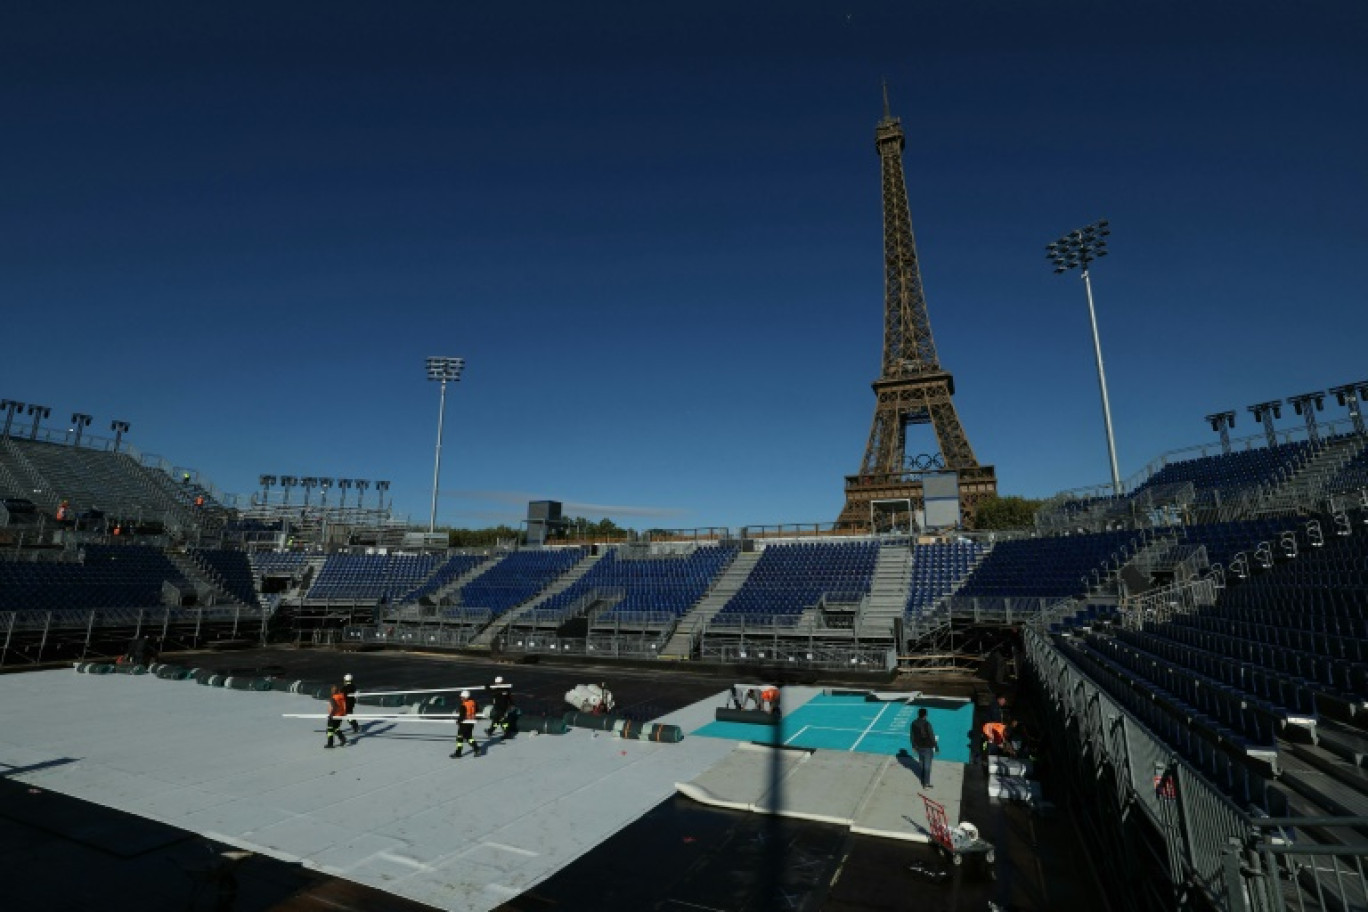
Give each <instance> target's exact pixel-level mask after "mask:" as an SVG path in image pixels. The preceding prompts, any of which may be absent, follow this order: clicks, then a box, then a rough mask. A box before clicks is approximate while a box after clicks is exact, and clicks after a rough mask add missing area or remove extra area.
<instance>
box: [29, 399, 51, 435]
mask: <svg viewBox="0 0 1368 912" xmlns="http://www.w3.org/2000/svg"><path fill="white" fill-rule="evenodd" d="M27 412H28V414H30V415H32V416H33V428H32V429H31V430H30V431H29V440H37V439H38V423H39V422H40V421H42V420H43V419H44V418H51V417H52V409H51V408H49V407H48V406H46V405H33V404H32V403H30V404H29V407H28V409H27Z"/></svg>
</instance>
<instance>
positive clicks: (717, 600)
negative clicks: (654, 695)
mask: <svg viewBox="0 0 1368 912" xmlns="http://www.w3.org/2000/svg"><path fill="white" fill-rule="evenodd" d="M759 560H760V552H759V551H742V552H741V553H739V554H737V555H736V559H735V560H733V561H732V564H731V566H730V567H728V568H727V569H726V571H725V572H724V573H723V574H722V575H721V576H719V577H718V578H717V582H716V583H715V584H714V585H713V588H712V591H711V592H709V593H708V594H707V595H706V596H704V597H703V599H702V600H700V601H699V603H698V604H697V605H695V606H694V608H693V610H692V611H690V612H689V613H688V614H686V615H684V617H682V618H680V619H679V625H678V626H677V627H675V631H674V634H673V635H672V636H671V637H670V639H669V641H668V642H666V644H665V648H664V649H662V650H661V651H660V657H661V658H662V659H673V660H680V659H687V658H689V657H690V654H691V652H692V649H693V643H694V638H695V637H696V636H697V634H698V633H699V631H701V630H702V629H703V628H704V627H706V626H707V625H708V622H709V621H711V620H712V619H713V615H715V614H717V612H719V611H721V610H722V606H723V605H725V604H727V602H729V601H731V597H732V596H733V595H735V594H736V592H737V590H738V589H740V588H741V586H742V584H743V583H745V582H746V578H747V577H749V576H750V573H751V570H753V569H755V564H756V562H757V561H759Z"/></svg>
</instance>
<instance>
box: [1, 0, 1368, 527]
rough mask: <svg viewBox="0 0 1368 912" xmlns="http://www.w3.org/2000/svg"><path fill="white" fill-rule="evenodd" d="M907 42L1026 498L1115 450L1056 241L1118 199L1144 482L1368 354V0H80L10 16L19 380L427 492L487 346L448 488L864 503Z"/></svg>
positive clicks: (974, 416)
mask: <svg viewBox="0 0 1368 912" xmlns="http://www.w3.org/2000/svg"><path fill="white" fill-rule="evenodd" d="M884 77H886V78H887V80H888V84H889V92H890V95H891V99H892V105H893V109H894V113H895V114H897V115H899V116H900V117H901V118H902V121H903V125H904V127H905V129H906V131H907V135H908V147H907V151H906V155H905V159H904V161H905V167H906V173H907V184H908V191H909V196H910V199H911V206H912V218H913V226H914V228H915V230H916V233H917V241H918V250H919V253H920V256H921V261H922V270H923V276H924V279H925V283H926V292H927V299H928V301H929V304H930V311H931V321H932V325H933V328H934V331H935V337H936V342H937V346H938V348H939V353H940V357H941V362H942V364H943V365H944V366H945V367H946V368H947V369H949V370H950V371H952V372H953V373H954V375H955V378H956V385H957V395H956V403H957V405H958V408H959V412H960V416H961V418H962V420H963V422H964V425H965V428H966V430H967V431H968V434H969V438H970V441H971V442H972V444H973V446H974V448H975V450H976V451H977V454H978V456H979V458H980V460H981V461H982V462H985V463H990V464H993V465H996V466H997V471H998V477H999V479H1000V488H1001V490H1002V491H1003V492H1004V493H1013V494H1024V495H1029V496H1044V495H1048V494H1051V493H1053V492H1055V491H1058V490H1060V489H1062V488H1067V487H1073V486H1079V485H1084V484H1091V483H1098V482H1103V481H1105V480H1106V479H1107V477H1108V470H1107V464H1106V448H1105V445H1104V439H1103V434H1102V428H1101V417H1100V406H1099V402H1098V393H1097V384H1096V375H1095V370H1094V365H1093V360H1092V351H1091V340H1090V335H1089V329H1088V322H1087V310H1086V306H1085V299H1084V296H1083V289H1082V287H1081V283H1080V282H1079V280H1078V278H1077V276H1076V275H1070V276H1064V277H1058V276H1055V275H1053V274H1052V272H1051V270H1050V267H1049V264H1048V263H1047V262H1046V260H1045V256H1044V251H1043V247H1044V244H1045V243H1046V242H1047V241H1050V240H1052V239H1053V238H1055V237H1056V236H1058V235H1060V234H1062V233H1064V232H1066V231H1068V230H1070V229H1072V228H1075V227H1078V226H1081V225H1083V224H1085V223H1087V222H1090V221H1092V220H1094V219H1096V218H1099V217H1106V218H1109V219H1110V220H1111V223H1112V227H1113V236H1112V249H1113V253H1112V255H1111V256H1110V257H1108V258H1107V259H1106V260H1104V261H1102V262H1101V263H1100V264H1099V265H1098V267H1097V268H1096V269H1095V270H1094V280H1095V282H1094V284H1095V290H1096V294H1097V304H1098V313H1099V321H1100V325H1101V332H1102V344H1103V351H1104V354H1105V356H1106V361H1107V372H1108V380H1109V384H1110V390H1111V396H1112V404H1113V410H1114V414H1115V421H1116V433H1117V438H1118V443H1119V451H1120V461H1121V472H1122V475H1123V476H1124V475H1130V474H1132V473H1134V472H1136V471H1137V470H1139V469H1140V468H1142V467H1143V466H1144V464H1145V463H1146V462H1147V461H1148V460H1150V459H1152V458H1153V457H1155V456H1157V455H1158V454H1160V453H1161V452H1163V451H1165V450H1167V449H1171V448H1174V447H1178V446H1184V445H1187V444H1191V443H1198V442H1202V441H1205V440H1209V439H1211V440H1214V435H1213V434H1212V432H1211V431H1210V429H1209V428H1207V426H1206V425H1205V423H1204V422H1203V421H1202V416H1203V415H1205V414H1206V413H1208V412H1211V411H1215V410H1220V409H1225V408H1236V409H1239V410H1240V412H1241V416H1240V425H1239V426H1238V427H1237V432H1239V433H1249V432H1251V431H1252V430H1253V428H1252V426H1251V422H1250V419H1249V416H1248V415H1247V414H1245V413H1244V411H1243V407H1244V406H1245V405H1247V404H1249V403H1253V402H1256V401H1259V400H1263V399H1270V398H1276V397H1282V396H1286V395H1290V394H1295V393H1301V392H1304V391H1307V390H1314V389H1323V388H1325V387H1326V386H1330V385H1335V384H1339V383H1344V382H1350V381H1354V380H1360V379H1368V363H1366V362H1368V359H1365V357H1364V342H1365V339H1368V332H1366V331H1365V327H1364V312H1365V308H1364V288H1365V286H1368V166H1366V165H1365V161H1368V158H1366V157H1365V153H1366V152H1368V121H1366V119H1365V116H1364V113H1365V110H1368V4H1364V3H1361V2H1357V0H1344V2H1337V3H1331V2H1314V0H1313V2H1297V3H1288V2H1285V0H1282V2H1268V0H1243V2H1240V3H1229V2H1213V0H1208V2H1183V3H1174V2H1159V0H1154V2H1146V3H1141V4H1135V3H1127V4H1123V3H1120V2H1106V0H1088V2H1055V3H1049V4H1034V3H1030V4H1028V3H1022V2H1019V0H1011V2H991V3H990V2H966V0H915V2H913V0H907V2H897V3H893V2H883V3H872V2H863V3H846V4H838V3H833V2H820V3H819V2H753V3H720V2H717V3H700V2H696V0H695V2H689V3H565V2H555V3H551V2H545V3H498V4H474V3H467V2H458V0H405V2H402V3H380V2H356V0H332V2H311V0H297V2H290V3H279V2H271V3H266V2H257V0H248V2H238V3H231V4H229V3H216V4H208V3H185V2H183V0H177V2H150V0H143V2H139V3H134V4H122V3H109V2H105V0H101V2H87V0H78V2H65V3H58V2H51V3H25V4H17V3H12V4H9V5H8V6H7V7H6V9H5V11H4V12H3V13H2V14H0V117H2V118H3V123H4V138H3V141H2V142H0V295H3V302H4V303H3V310H2V311H0V312H3V315H4V316H3V330H0V331H2V332H3V338H4V340H5V343H4V353H3V357H2V358H0V396H4V397H8V398H16V399H20V400H24V401H32V402H40V403H43V404H48V405H51V406H52V407H53V409H54V421H56V422H57V423H62V422H63V421H64V420H65V419H66V417H67V415H69V414H70V412H72V411H83V412H89V413H91V414H93V415H94V416H95V419H96V422H97V424H96V426H95V427H96V429H99V430H101V431H103V430H104V429H105V428H107V427H108V425H109V421H110V419H113V418H121V419H127V420H128V421H130V422H131V423H132V425H133V431H132V433H131V435H130V438H129V439H130V440H131V441H132V442H134V443H135V444H136V445H137V446H139V447H141V448H142V449H143V450H145V451H148V452H153V453H158V454H161V455H163V456H165V457H166V458H168V459H170V460H171V461H173V462H175V463H178V464H183V465H188V466H193V467H195V468H197V469H199V470H200V471H201V472H203V473H204V474H205V475H207V476H208V477H209V478H210V479H212V480H213V481H214V482H215V483H216V484H217V485H218V486H219V487H220V488H222V489H225V490H228V491H237V492H248V491H251V490H252V489H254V488H255V487H256V478H257V476H258V475H259V474H261V473H263V472H265V473H271V474H296V475H309V474H314V475H327V476H345V477H361V478H368V479H377V478H386V479H390V480H391V481H392V482H393V489H392V493H393V495H394V497H395V503H396V507H397V508H398V509H399V510H401V511H403V512H407V513H410V514H411V515H412V517H413V518H414V519H415V520H416V521H420V522H425V521H426V518H427V512H428V499H429V496H430V489H431V487H430V486H431V479H432V457H433V444H434V441H435V436H436V419H437V401H438V393H437V386H436V385H435V384H432V383H428V382H427V381H426V380H425V379H424V375H423V359H424V358H425V357H426V356H428V355H459V356H464V357H465V358H466V359H467V371H466V376H465V379H464V380H463V381H462V382H461V383H460V384H458V385H457V386H455V387H453V388H452V389H451V392H450V395H449V396H448V407H447V435H446V440H445V446H444V448H443V473H442V497H441V505H440V509H439V522H440V523H442V524H453V525H458V526H483V525H488V524H492V523H494V522H498V521H513V522H516V520H517V519H518V518H519V517H520V516H521V515H523V512H524V509H525V502H526V501H527V500H528V499H532V498H537V499H540V498H552V499H558V500H562V501H565V502H566V504H567V509H568V510H569V511H570V512H571V513H573V514H577V515H585V516H591V517H598V516H603V515H608V516H611V517H612V518H613V519H615V520H616V521H618V522H620V523H623V524H625V525H634V526H638V527H645V526H667V527H690V526H699V525H727V526H739V525H743V524H759V523H776V522H829V521H831V520H833V519H835V517H836V514H837V513H838V512H839V510H840V508H841V504H842V479H843V476H844V475H845V474H847V473H851V472H854V471H855V470H856V469H857V468H858V466H859V462H860V457H861V455H862V453H863V448H864V444H865V438H866V436H867V434H868V431H869V425H870V420H871V418H872V415H873V407H874V397H873V393H872V392H871V391H870V389H869V382H870V381H871V380H873V379H874V378H875V376H876V374H877V372H878V369H879V363H880V351H881V344H882V340H881V332H882V307H883V288H882V281H883V279H882V239H881V238H882V236H881V221H880V196H879V174H878V159H877V157H876V155H875V152H874V145H873V137H874V125H875V122H876V121H877V119H878V117H879V114H880V107H881V102H880V95H879V83H880V79H881V78H884ZM1331 414H1334V415H1341V414H1342V410H1341V409H1338V408H1337V407H1335V406H1334V405H1333V404H1328V405H1327V417H1329V416H1330V415H1331ZM1295 420H1296V419H1295V418H1292V417H1291V416H1285V417H1284V419H1283V424H1284V425H1289V426H1290V424H1291V423H1292V422H1294V421H1295ZM919 443H920V441H919V440H918V439H915V438H914V440H913V443H912V445H911V446H910V448H909V449H911V450H913V451H916V450H917V449H918V448H919V447H918V444H919ZM923 448H924V447H923ZM372 498H373V495H372Z"/></svg>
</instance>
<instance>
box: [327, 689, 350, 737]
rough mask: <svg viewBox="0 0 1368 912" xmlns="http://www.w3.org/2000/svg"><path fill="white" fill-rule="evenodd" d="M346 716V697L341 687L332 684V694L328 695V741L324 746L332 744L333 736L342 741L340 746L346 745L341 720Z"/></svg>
mask: <svg viewBox="0 0 1368 912" xmlns="http://www.w3.org/2000/svg"><path fill="white" fill-rule="evenodd" d="M346 717H347V698H346V697H345V696H343V695H342V688H340V687H338V686H337V685H336V684H334V685H333V686H332V694H331V695H330V696H329V697H328V743H327V744H325V745H323V746H324V747H332V746H333V737H334V736H335V737H336V738H337V739H338V740H339V741H341V742H342V746H343V747H346V746H347V736H346V735H344V734H342V720H343V719H345V718H346Z"/></svg>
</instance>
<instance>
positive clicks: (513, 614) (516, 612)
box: [470, 552, 604, 649]
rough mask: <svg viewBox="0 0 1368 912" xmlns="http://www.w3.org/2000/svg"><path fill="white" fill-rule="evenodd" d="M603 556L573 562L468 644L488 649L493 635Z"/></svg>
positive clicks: (573, 580)
mask: <svg viewBox="0 0 1368 912" xmlns="http://www.w3.org/2000/svg"><path fill="white" fill-rule="evenodd" d="M603 557H604V553H602V552H601V553H599V554H594V555H590V556H589V557H586V558H585V559H584V560H582V561H580V562H579V563H577V564H575V565H574V566H573V567H571V568H570V571H569V572H568V573H566V574H565V575H564V576H562V577H561V578H560V579H558V580H556V581H555V582H554V583H552V584H551V585H550V586H547V587H546V589H545V590H544V591H543V592H542V593H541V594H540V595H538V596H537V597H536V598H534V599H532V600H531V601H529V602H527V603H526V604H524V605H522V606H521V607H519V608H515V609H513V610H511V611H505V612H504V613H503V614H501V615H499V616H498V617H496V618H495V619H494V621H493V623H491V624H490V625H489V626H488V627H486V628H485V629H484V630H481V631H480V632H479V633H478V634H477V635H476V636H475V638H474V639H472V640H471V641H470V646H471V647H472V648H475V649H488V648H489V646H490V644H491V643H493V641H494V637H496V636H498V635H499V634H501V633H504V632H505V631H507V630H508V628H510V627H512V626H513V625H514V623H516V622H517V620H518V618H520V617H522V616H523V615H524V614H527V613H528V612H531V611H535V610H536V609H537V608H538V607H540V606H541V604H542V603H543V602H546V601H547V600H549V599H550V598H551V597H552V596H555V595H559V594H560V593H562V592H564V591H565V590H566V589H569V588H570V587H571V586H573V585H574V584H575V583H576V582H578V581H579V579H580V577H582V576H584V574H586V573H588V572H589V570H590V568H592V567H593V566H594V565H595V564H597V563H598V562H599V561H601V560H602V559H603Z"/></svg>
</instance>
